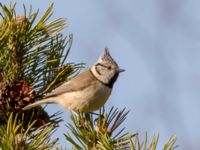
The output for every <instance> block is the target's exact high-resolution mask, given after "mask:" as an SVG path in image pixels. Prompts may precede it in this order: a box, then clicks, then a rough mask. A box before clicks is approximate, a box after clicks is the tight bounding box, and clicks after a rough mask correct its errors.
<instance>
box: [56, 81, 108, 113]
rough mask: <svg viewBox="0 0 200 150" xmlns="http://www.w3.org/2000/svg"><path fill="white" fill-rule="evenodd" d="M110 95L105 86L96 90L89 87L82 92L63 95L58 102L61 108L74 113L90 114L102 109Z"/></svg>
mask: <svg viewBox="0 0 200 150" xmlns="http://www.w3.org/2000/svg"><path fill="white" fill-rule="evenodd" d="M110 94H111V89H110V88H109V87H107V86H105V85H101V86H99V87H98V88H97V87H94V86H91V87H87V88H85V89H84V90H81V91H76V92H70V93H65V94H63V96H62V98H61V100H60V101H59V103H60V105H61V106H64V107H65V108H67V109H70V110H72V111H76V112H91V111H95V110H97V109H99V108H100V107H102V106H103V105H104V104H105V102H106V101H107V99H108V98H109V96H110Z"/></svg>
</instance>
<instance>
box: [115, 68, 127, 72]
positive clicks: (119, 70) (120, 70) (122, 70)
mask: <svg viewBox="0 0 200 150" xmlns="http://www.w3.org/2000/svg"><path fill="white" fill-rule="evenodd" d="M124 71H125V69H120V68H119V69H118V70H117V72H119V73H120V72H124Z"/></svg>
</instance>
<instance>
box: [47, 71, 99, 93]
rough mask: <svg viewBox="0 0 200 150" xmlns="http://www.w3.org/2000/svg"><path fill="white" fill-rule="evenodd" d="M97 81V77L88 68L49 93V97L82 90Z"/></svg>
mask: <svg viewBox="0 0 200 150" xmlns="http://www.w3.org/2000/svg"><path fill="white" fill-rule="evenodd" d="M95 81H97V79H96V78H95V77H94V76H93V75H92V73H91V72H90V71H89V70H86V71H84V72H82V73H80V74H79V75H77V76H76V77H74V78H72V79H71V80H69V81H67V82H65V83H63V84H62V85H60V86H59V87H57V88H56V89H54V90H53V91H52V92H51V93H50V94H49V95H47V97H53V96H56V95H61V94H63V93H67V92H72V91H78V90H82V89H84V88H85V87H87V86H89V84H92V82H95Z"/></svg>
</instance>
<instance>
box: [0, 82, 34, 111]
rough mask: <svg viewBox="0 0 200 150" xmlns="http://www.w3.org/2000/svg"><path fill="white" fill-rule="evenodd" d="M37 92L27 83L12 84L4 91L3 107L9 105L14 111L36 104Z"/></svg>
mask: <svg viewBox="0 0 200 150" xmlns="http://www.w3.org/2000/svg"><path fill="white" fill-rule="evenodd" d="M35 95H36V94H35V90H34V89H33V88H32V86H30V85H29V84H28V83H26V82H25V81H19V82H14V83H11V84H10V85H7V86H5V88H3V90H2V99H1V100H0V101H1V102H0V104H1V103H2V105H3V107H6V104H9V107H11V108H12V109H13V110H14V111H19V110H21V109H22V108H23V107H24V106H26V105H28V104H30V103H34V102H35Z"/></svg>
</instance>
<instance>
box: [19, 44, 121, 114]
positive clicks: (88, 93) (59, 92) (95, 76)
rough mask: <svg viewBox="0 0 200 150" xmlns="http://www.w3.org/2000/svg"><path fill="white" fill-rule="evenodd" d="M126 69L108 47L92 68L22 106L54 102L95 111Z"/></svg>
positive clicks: (74, 110) (71, 107)
mask: <svg viewBox="0 0 200 150" xmlns="http://www.w3.org/2000/svg"><path fill="white" fill-rule="evenodd" d="M124 71H125V70H124V69H121V68H119V66H118V64H117V63H116V61H115V60H114V59H113V58H112V57H111V55H110V53H109V50H108V48H105V50H104V53H103V55H101V56H100V58H99V59H98V60H97V62H96V63H95V64H94V65H92V66H91V67H90V68H88V69H86V70H85V71H83V72H82V73H80V74H78V75H77V76H75V77H73V78H71V79H70V80H68V81H66V82H64V83H63V84H61V85H60V86H58V87H57V88H55V89H54V90H53V91H52V92H50V93H49V94H48V95H47V96H46V97H45V98H44V99H41V100H38V101H36V102H35V103H33V104H30V105H27V106H25V107H24V108H22V109H23V110H27V109H30V108H33V107H37V106H40V105H42V104H51V103H55V104H58V105H60V106H62V107H64V108H66V109H68V110H70V111H72V112H79V113H80V112H82V113H87V112H93V111H96V110H98V109H99V108H101V107H102V106H103V105H104V104H105V103H106V101H107V100H108V98H109V97H110V95H111V92H112V89H113V85H114V83H115V82H116V80H117V78H118V76H119V74H120V73H121V72H124Z"/></svg>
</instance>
